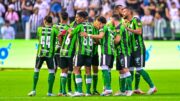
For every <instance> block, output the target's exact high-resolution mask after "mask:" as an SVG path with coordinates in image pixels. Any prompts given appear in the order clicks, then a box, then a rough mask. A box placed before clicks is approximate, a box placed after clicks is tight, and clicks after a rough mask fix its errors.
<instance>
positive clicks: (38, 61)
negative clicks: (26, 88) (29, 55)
mask: <svg viewBox="0 0 180 101" xmlns="http://www.w3.org/2000/svg"><path fill="white" fill-rule="evenodd" d="M43 59H44V58H40V57H36V64H35V68H34V76H33V88H32V91H31V92H30V93H29V94H28V95H29V96H35V95H36V86H37V83H38V79H39V71H40V69H41V67H42V64H43V61H44V60H43Z"/></svg>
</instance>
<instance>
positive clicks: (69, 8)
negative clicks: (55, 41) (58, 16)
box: [62, 0, 75, 22]
mask: <svg viewBox="0 0 180 101" xmlns="http://www.w3.org/2000/svg"><path fill="white" fill-rule="evenodd" d="M62 6H63V9H64V10H65V11H66V12H67V13H68V16H69V20H70V22H73V21H74V18H75V10H74V0H62Z"/></svg>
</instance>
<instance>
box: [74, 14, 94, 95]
mask: <svg viewBox="0 0 180 101" xmlns="http://www.w3.org/2000/svg"><path fill="white" fill-rule="evenodd" d="M86 17H87V14H86V13H85V12H79V13H77V15H76V18H75V19H76V22H77V23H78V25H77V27H76V28H75V29H74V30H73V31H72V33H71V36H73V35H77V41H76V45H77V47H76V53H75V54H76V55H75V68H74V73H75V75H76V84H77V89H78V92H76V93H75V94H74V95H73V96H82V95H83V93H82V76H81V67H82V66H85V72H86V96H91V91H90V88H91V82H92V78H91V65H92V49H93V40H92V38H90V37H83V36H81V33H83V32H86V33H88V34H93V26H92V25H91V24H88V23H86V22H85V20H86Z"/></svg>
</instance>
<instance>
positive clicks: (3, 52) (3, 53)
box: [0, 43, 12, 65]
mask: <svg viewBox="0 0 180 101" xmlns="http://www.w3.org/2000/svg"><path fill="white" fill-rule="evenodd" d="M11 45H12V44H11V43H9V45H8V46H7V47H2V48H0V64H2V65H3V64H4V61H5V60H6V59H7V58H8V56H9V50H10V48H11Z"/></svg>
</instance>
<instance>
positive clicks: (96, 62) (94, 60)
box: [92, 54, 99, 66]
mask: <svg viewBox="0 0 180 101" xmlns="http://www.w3.org/2000/svg"><path fill="white" fill-rule="evenodd" d="M92 65H93V66H99V55H98V54H96V55H93V57H92Z"/></svg>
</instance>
